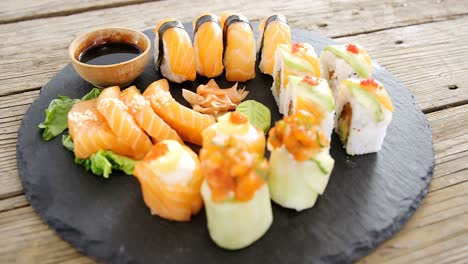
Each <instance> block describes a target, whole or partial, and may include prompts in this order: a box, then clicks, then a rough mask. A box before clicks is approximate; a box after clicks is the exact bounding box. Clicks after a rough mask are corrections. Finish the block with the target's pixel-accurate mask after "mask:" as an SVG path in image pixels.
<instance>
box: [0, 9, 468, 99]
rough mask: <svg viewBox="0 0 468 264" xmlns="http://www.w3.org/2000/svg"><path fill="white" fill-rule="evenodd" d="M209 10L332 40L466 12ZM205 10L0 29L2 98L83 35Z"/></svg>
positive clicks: (91, 15)
mask: <svg viewBox="0 0 468 264" xmlns="http://www.w3.org/2000/svg"><path fill="white" fill-rule="evenodd" d="M421 6H424V8H421ZM209 9H210V11H212V12H216V13H220V12H222V11H225V10H237V11H240V12H243V13H244V14H245V15H247V16H248V17H250V18H251V19H252V20H259V19H261V18H262V16H265V15H268V14H272V13H275V12H282V13H284V14H285V15H287V16H288V17H289V18H290V23H291V25H292V26H293V27H298V28H304V29H308V30H316V31H318V32H320V33H322V34H324V35H327V36H329V37H336V36H343V35H350V34H351V35H352V34H358V33H364V32H373V31H378V30H382V29H385V28H389V27H399V26H405V25H411V24H420V23H427V22H431V21H439V20H445V19H448V18H453V17H457V16H460V15H464V14H466V13H468V10H467V7H466V6H465V5H463V3H462V1H457V0H447V1H431V2H429V3H428V2H427V1H424V0H417V1H398V2H397V3H386V2H382V1H372V0H360V1H353V2H349V1H345V0H342V1H332V2H329V1H314V2H313V3H311V4H307V5H304V4H303V1H302V0H291V1H282V2H278V3H277V2H271V1H267V0H258V1H255V2H243V1H242V2H239V1H232V2H227V3H226V2H224V1H223V2H215V3H212V4H210V6H209ZM156 10H157V11H156ZM206 10H207V4H206V3H205V1H202V0H197V1H191V3H190V8H188V5H187V4H186V3H184V2H182V1H181V2H176V3H168V2H153V3H146V4H140V5H131V6H126V7H118V8H110V9H105V10H96V11H91V12H86V13H81V14H75V15H70V16H63V17H54V18H48V19H37V20H30V21H24V22H19V23H12V24H5V25H0V38H1V39H2V43H1V44H0V81H1V82H2V89H0V95H5V94H10V93H15V92H18V91H24V90H25V89H26V90H30V89H37V88H39V87H40V86H42V85H44V84H45V83H46V82H47V81H48V80H49V79H50V78H51V77H52V76H53V75H54V74H55V73H56V72H57V71H58V70H60V69H61V68H63V67H64V66H65V65H66V64H67V63H68V58H67V47H68V45H69V43H70V42H71V41H72V39H73V38H74V37H76V36H77V35H78V34H79V33H82V32H85V31H88V30H90V29H92V28H96V27H105V26H126V27H131V28H136V29H140V30H143V29H147V28H150V27H153V26H154V25H155V24H156V22H157V21H158V20H160V19H162V18H164V17H166V16H171V17H176V18H178V19H180V20H182V21H191V20H192V19H193V18H195V17H196V16H197V15H198V14H199V13H201V12H205V11H206ZM77 25H79V26H77ZM451 29H452V28H451ZM461 32H462V31H461V30H460V31H458V33H457V32H455V33H454V34H455V35H456V34H461ZM433 33H435V32H433ZM408 44H410V43H408ZM461 46H464V45H461ZM377 58H379V57H378V56H377Z"/></svg>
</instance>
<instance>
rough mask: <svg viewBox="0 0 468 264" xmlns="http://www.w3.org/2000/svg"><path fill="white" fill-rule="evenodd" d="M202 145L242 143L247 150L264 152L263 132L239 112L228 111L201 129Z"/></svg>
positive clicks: (261, 153) (260, 153)
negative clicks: (215, 121)
mask: <svg viewBox="0 0 468 264" xmlns="http://www.w3.org/2000/svg"><path fill="white" fill-rule="evenodd" d="M202 136H203V147H209V146H211V145H217V146H226V145H228V144H234V145H243V146H244V147H245V148H247V150H248V151H252V152H256V153H258V154H259V155H262V156H263V154H264V153H265V144H266V140H265V134H264V133H263V131H261V130H260V129H258V128H255V127H254V126H253V125H252V124H250V122H249V118H248V117H247V116H246V115H244V114H242V113H240V112H228V113H226V114H224V115H223V116H220V117H219V118H218V122H217V123H215V124H213V125H211V126H209V127H207V128H206V129H205V130H203V133H202Z"/></svg>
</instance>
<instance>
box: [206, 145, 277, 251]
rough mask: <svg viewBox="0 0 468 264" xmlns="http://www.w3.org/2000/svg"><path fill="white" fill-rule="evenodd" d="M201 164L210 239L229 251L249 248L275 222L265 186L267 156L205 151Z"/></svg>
mask: <svg viewBox="0 0 468 264" xmlns="http://www.w3.org/2000/svg"><path fill="white" fill-rule="evenodd" d="M200 160H201V169H202V173H203V175H204V177H205V180H204V181H203V183H202V187H201V193H202V197H203V201H204V203H205V211H206V218H207V222H208V231H209V233H210V237H211V238H212V239H213V241H214V242H215V243H216V244H217V245H218V246H220V247H222V248H225V249H231V250H235V249H241V248H244V247H247V246H249V245H250V244H252V243H253V242H255V241H256V240H258V239H259V238H260V237H262V236H263V235H264V234H265V233H266V231H267V230H268V228H269V227H270V225H271V223H272V221H273V213H272V210H271V202H270V195H269V192H268V185H267V184H266V182H265V177H266V175H267V173H268V162H267V161H266V160H265V158H264V157H263V156H260V155H258V154H256V153H252V152H249V151H247V150H246V149H245V148H242V147H232V146H227V147H217V146H210V147H207V148H205V147H204V148H203V149H202V150H201V151H200Z"/></svg>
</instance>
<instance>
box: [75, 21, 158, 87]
mask: <svg viewBox="0 0 468 264" xmlns="http://www.w3.org/2000/svg"><path fill="white" fill-rule="evenodd" d="M150 50H151V42H150V40H149V38H148V37H147V36H146V35H145V34H143V33H141V32H139V31H136V30H132V29H129V28H102V29H96V30H93V31H90V32H88V33H85V34H83V35H81V36H79V37H77V38H76V39H75V40H73V42H72V43H71V44H70V47H69V49H68V55H69V57H70V60H71V62H72V65H73V67H74V68H75V70H76V71H77V73H78V74H79V75H80V76H81V77H82V78H83V79H85V80H86V81H88V82H90V83H92V84H93V85H94V86H96V87H99V88H105V87H109V86H114V85H117V86H121V87H125V86H127V85H129V84H131V83H132V82H133V81H134V80H135V79H136V78H137V77H138V76H139V75H140V74H141V73H142V72H143V70H144V69H145V67H146V66H147V64H148V62H149V59H150Z"/></svg>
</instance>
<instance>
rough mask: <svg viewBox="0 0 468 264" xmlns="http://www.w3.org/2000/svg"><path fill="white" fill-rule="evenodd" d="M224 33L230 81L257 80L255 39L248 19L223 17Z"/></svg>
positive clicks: (231, 16) (238, 15) (239, 15)
mask: <svg viewBox="0 0 468 264" xmlns="http://www.w3.org/2000/svg"><path fill="white" fill-rule="evenodd" d="M221 26H222V27H223V32H224V67H225V68H226V79H227V80H228V81H237V82H245V81H247V80H250V79H253V78H255V38H254V34H253V29H252V26H251V25H250V22H249V20H248V19H247V17H245V16H243V15H241V14H235V13H224V14H222V15H221Z"/></svg>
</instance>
